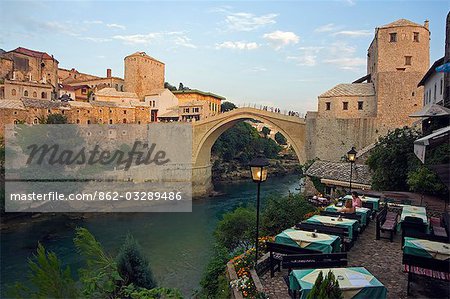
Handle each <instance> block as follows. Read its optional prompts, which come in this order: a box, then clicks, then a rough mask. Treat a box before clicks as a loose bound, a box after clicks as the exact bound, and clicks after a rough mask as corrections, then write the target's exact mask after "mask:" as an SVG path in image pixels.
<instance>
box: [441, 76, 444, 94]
mask: <svg viewBox="0 0 450 299" xmlns="http://www.w3.org/2000/svg"><path fill="white" fill-rule="evenodd" d="M440 84H441V85H440V90H441V95H442V93H443V92H444V79H442V78H441V83H440Z"/></svg>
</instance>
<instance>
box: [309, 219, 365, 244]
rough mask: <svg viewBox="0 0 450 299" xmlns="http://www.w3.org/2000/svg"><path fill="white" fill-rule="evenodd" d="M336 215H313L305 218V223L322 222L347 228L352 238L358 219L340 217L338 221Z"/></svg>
mask: <svg viewBox="0 0 450 299" xmlns="http://www.w3.org/2000/svg"><path fill="white" fill-rule="evenodd" d="M337 219H338V218H337V217H329V216H320V215H314V216H312V217H311V218H308V219H306V220H305V222H306V223H313V224H323V225H329V226H336V227H344V228H346V229H347V230H348V237H349V238H350V239H352V240H353V232H354V231H355V232H356V231H357V230H358V227H359V225H358V221H357V220H353V219H346V218H342V221H338V220H337Z"/></svg>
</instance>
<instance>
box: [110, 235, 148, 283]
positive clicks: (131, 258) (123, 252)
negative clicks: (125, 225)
mask: <svg viewBox="0 0 450 299" xmlns="http://www.w3.org/2000/svg"><path fill="white" fill-rule="evenodd" d="M116 261H117V268H118V270H119V274H120V276H121V277H122V278H123V280H124V284H126V285H128V284H131V283H132V284H133V285H135V286H137V287H142V288H146V289H153V288H154V287H156V282H155V280H154V278H153V273H152V271H151V270H150V267H149V263H148V260H147V258H146V257H145V256H144V254H143V253H142V249H141V247H140V246H139V244H138V242H137V241H136V240H135V239H134V238H133V236H132V235H130V234H129V235H127V237H126V239H125V243H124V244H123V245H122V248H121V249H120V251H119V254H118V255H117V258H116Z"/></svg>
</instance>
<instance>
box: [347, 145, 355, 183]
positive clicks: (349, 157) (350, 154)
mask: <svg viewBox="0 0 450 299" xmlns="http://www.w3.org/2000/svg"><path fill="white" fill-rule="evenodd" d="M356 154H357V152H356V150H355V147H354V146H352V149H351V150H349V151H348V152H347V160H348V161H350V192H352V175H353V163H355V160H356Z"/></svg>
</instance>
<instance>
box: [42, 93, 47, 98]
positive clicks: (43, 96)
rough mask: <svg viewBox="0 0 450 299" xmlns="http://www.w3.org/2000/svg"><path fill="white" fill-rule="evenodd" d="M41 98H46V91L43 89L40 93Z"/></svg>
mask: <svg viewBox="0 0 450 299" xmlns="http://www.w3.org/2000/svg"><path fill="white" fill-rule="evenodd" d="M41 98H42V99H46V98H47V93H46V92H45V91H43V92H42V93H41Z"/></svg>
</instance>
